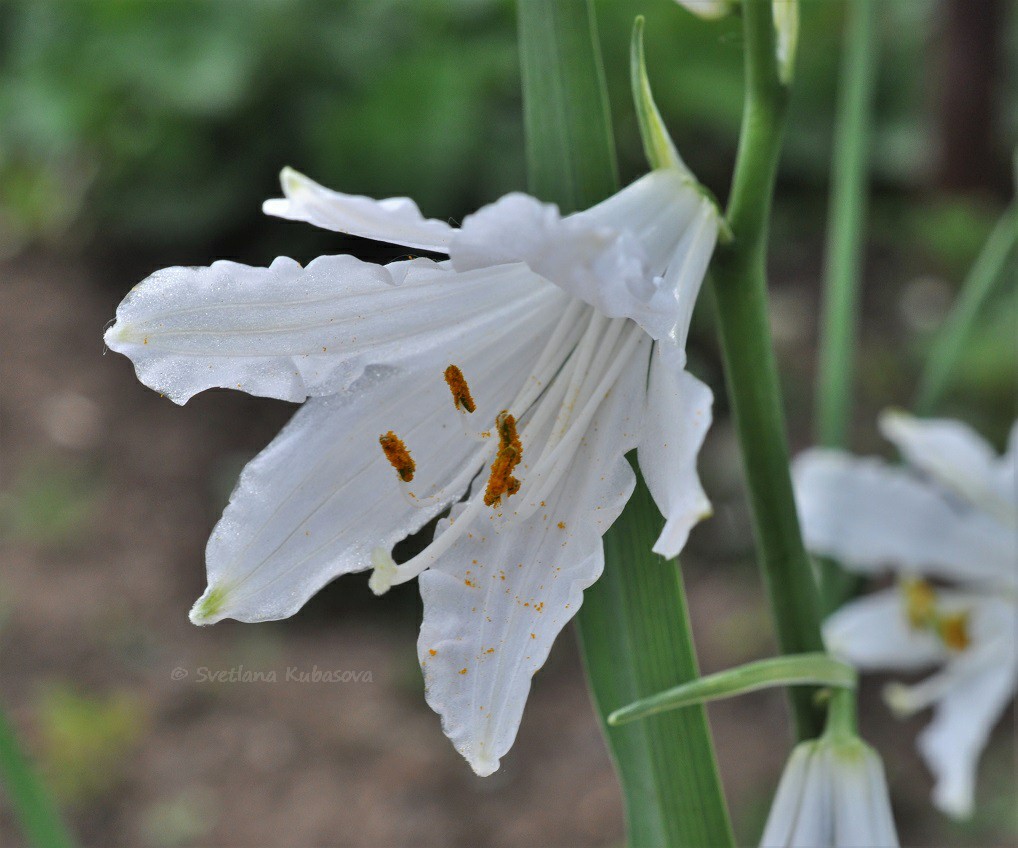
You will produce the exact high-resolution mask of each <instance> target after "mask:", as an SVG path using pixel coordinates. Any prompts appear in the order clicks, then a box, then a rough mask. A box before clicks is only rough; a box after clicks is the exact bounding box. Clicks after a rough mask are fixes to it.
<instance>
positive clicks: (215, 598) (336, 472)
mask: <svg viewBox="0 0 1018 848" xmlns="http://www.w3.org/2000/svg"><path fill="white" fill-rule="evenodd" d="M557 317H558V312H557V311H556V310H554V309H551V310H547V311H546V312H545V311H539V312H538V313H536V314H534V315H532V316H530V319H529V320H517V321H512V322H509V323H508V324H506V325H504V326H502V327H501V328H499V329H498V330H497V331H492V332H491V333H490V334H488V335H486V336H478V335H477V334H471V335H467V336H464V337H461V338H460V339H459V340H451V341H450V342H449V345H448V347H447V348H446V349H445V350H443V351H442V354H444V355H442V356H441V358H437V357H436V361H438V362H444V363H446V364H447V363H448V362H453V363H455V364H458V365H459V366H461V368H462V370H463V373H464V375H465V376H466V377H467V380H468V382H469V383H470V387H471V389H472V392H473V395H474V399H475V400H476V402H477V405H478V410H477V412H476V413H475V415H478V416H481V417H482V418H483V419H484V420H485V421H491V420H493V419H494V415H495V414H496V413H497V411H498V409H500V408H501V406H502V405H504V404H505V403H506V399H507V398H509V399H511V398H512V396H513V395H515V393H516V392H517V391H518V390H519V388H520V386H522V385H523V382H524V380H525V379H526V376H527V374H528V373H529V368H530V367H531V365H532V364H533V361H534V359H535V357H536V356H537V353H538V352H539V350H540V347H541V343H542V342H543V340H544V338H545V337H546V336H547V334H548V333H549V332H550V329H551V327H552V326H553V324H554V322H555V321H556V320H557ZM422 368H423V364H422ZM443 369H444V365H442V366H437V367H435V368H434V370H421V371H414V372H398V371H395V372H394V371H393V370H392V369H386V368H377V367H374V366H372V367H371V368H369V369H368V370H367V372H366V373H365V374H364V376H362V377H361V378H360V380H358V382H357V383H356V384H355V385H354V386H353V387H352V388H351V389H350V390H349V391H348V392H345V393H343V394H341V395H331V396H328V397H323V398H312V399H311V400H309V401H308V402H307V403H306V404H305V405H304V407H303V408H302V409H301V410H300V411H299V412H298V413H297V414H296V415H295V416H294V419H293V420H292V421H291V422H290V424H289V425H288V426H287V427H286V428H285V429H284V430H283V431H282V433H280V435H279V436H278V437H277V438H276V439H275V440H274V441H273V442H272V444H271V445H269V447H268V448H266V449H265V450H264V451H263V452H262V453H261V454H259V455H258V456H257V457H256V458H255V459H254V460H252V462H251V463H250V464H249V465H248V466H247V468H246V469H245V470H244V473H243V474H242V475H241V479H240V482H239V484H238V486H237V489H236V490H235V491H234V493H233V495H232V497H231V499H230V504H229V506H227V508H226V511H225V512H224V514H223V518H222V519H221V521H220V522H219V524H218V525H217V526H216V528H215V530H214V531H213V533H212V537H211V538H210V540H209V544H208V548H207V551H206V559H207V564H208V579H209V588H208V589H207V590H206V593H205V595H204V596H203V597H202V599H201V600H199V602H198V603H197V604H196V605H195V609H194V611H192V620H194V621H196V623H213V622H215V621H218V620H220V619H222V618H226V617H231V618H237V619H240V620H242V621H264V620H270V619H277V618H284V617H286V616H289V615H292V614H293V613H294V612H296V611H297V610H298V609H299V608H300V607H301V605H303V604H304V602H305V601H307V599H308V598H309V597H311V595H313V594H314V593H315V592H316V591H318V589H320V588H321V587H322V586H323V585H325V584H326V583H328V582H329V581H330V580H332V579H333V578H334V577H336V576H338V575H340V574H344V573H347V572H351V571H358V570H362V569H366V568H369V567H371V565H372V552H373V551H374V550H375V549H376V548H383V549H385V550H391V548H392V546H393V545H394V544H395V543H396V542H398V541H399V540H400V539H402V538H404V537H405V536H406V535H408V534H409V533H412V532H414V531H415V530H417V529H419V528H420V527H422V526H423V525H424V524H425V523H426V522H427V521H428V520H429V519H430V518H432V517H433V516H434V515H436V514H437V513H439V512H441V510H442V509H443V508H444V506H447V505H448V503H449V502H450V501H452V500H455V499H456V498H458V497H459V496H460V495H462V492H463V490H464V489H465V487H466V485H467V484H468V483H469V480H470V477H471V476H472V473H474V472H475V471H477V470H479V469H480V465H481V462H482V461H483V457H482V456H479V455H478V450H483V449H484V448H485V445H480V446H479V445H478V444H477V443H476V442H473V441H471V440H469V439H468V438H467V437H466V436H465V434H464V433H463V430H462V425H461V422H460V420H459V416H460V415H461V413H460V412H458V411H457V410H456V409H455V407H454V405H453V401H452V397H451V396H450V394H449V389H448V387H447V386H446V384H445V382H444V379H443ZM390 429H391V430H394V431H395V432H396V434H397V435H398V436H400V437H401V438H402V439H403V440H404V442H405V444H406V445H407V447H408V449H409V450H410V453H411V455H412V456H413V458H414V460H415V461H416V464H417V474H416V476H415V477H414V479H413V482H412V483H411V484H409V485H408V486H407V488H408V489H409V490H410V491H411V492H413V494H414V495H415V496H416V497H417V498H418V499H420V498H423V497H427V496H430V495H431V494H432V493H433V492H434V490H436V489H437V488H440V487H443V488H446V489H447V491H446V492H445V496H444V497H442V498H440V499H439V502H437V503H435V504H433V505H431V506H428V507H426V508H424V507H421V506H420V505H414V504H413V503H412V502H411V501H410V500H409V499H408V498H407V497H405V496H404V493H403V492H402V491H401V489H400V484H399V482H398V480H397V475H396V472H395V471H394V470H393V469H392V468H391V467H390V466H389V464H388V463H387V461H386V460H385V458H384V455H383V453H382V451H381V448H380V447H379V444H378V437H379V436H380V435H381V434H383V433H386V432H387V431H389V430H390ZM464 473H465V474H466V476H465V477H463V474H464ZM457 477H461V478H462V479H461V481H460V482H459V484H458V486H452V485H450V484H451V481H453V480H454V479H455V478H457Z"/></svg>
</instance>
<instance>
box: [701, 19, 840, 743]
mask: <svg viewBox="0 0 1018 848" xmlns="http://www.w3.org/2000/svg"><path fill="white" fill-rule="evenodd" d="M743 29H744V33H745V52H746V99H745V105H744V110H743V121H742V133H741V137H740V140H739V153H738V158H737V160H736V167H735V175H734V177H733V183H732V191H731V195H730V198H729V203H728V210H727V216H728V222H729V224H730V226H731V228H732V232H733V233H734V236H735V237H734V239H733V240H732V241H731V243H729V244H726V245H720V246H719V247H718V250H717V253H716V254H715V261H714V275H713V283H714V284H713V290H714V295H715V299H716V301H717V313H718V324H719V329H720V335H721V346H722V355H723V358H724V362H725V373H726V376H727V385H728V396H729V400H730V402H731V406H732V412H733V416H734V419H735V425H736V429H737V431H738V434H739V442H740V444H741V446H742V457H743V465H744V468H745V472H746V482H747V486H748V489H749V498H750V508H751V511H752V515H753V526H754V530H755V537H756V544H757V552H758V556H759V559H760V564H761V568H762V570H763V576H764V583H765V585H766V587H767V592H768V597H769V600H770V604H771V610H772V613H773V617H774V622H775V626H776V629H777V635H778V644H779V646H780V648H781V651H782V653H786V654H804V653H812V652H815V651H821V650H823V641H822V639H821V636H820V612H819V599H818V595H817V587H816V582H815V579H814V576H813V568H812V564H811V563H810V559H809V555H808V554H807V553H806V549H805V547H804V545H803V542H802V534H801V533H800V531H799V519H798V515H797V514H796V510H795V499H794V497H793V495H792V481H791V477H790V474H789V457H788V446H787V437H786V433H785V418H784V411H783V409H782V406H781V387H780V384H779V382H778V372H777V365H776V363H775V359H774V350H773V346H772V343H771V331H770V324H769V321H768V310H767V277H766V270H765V262H766V257H767V235H768V224H769V220H770V210H771V198H772V195H773V191H774V180H775V175H776V171H777V165H778V157H779V153H780V149H781V134H782V128H783V124H784V114H785V106H786V101H787V91H786V90H785V88H784V87H783V86H782V85H781V83H780V82H779V80H778V76H777V68H776V62H775V56H774V25H773V23H772V18H771V4H770V2H769V0H743ZM812 694H813V693H812V691H810V690H807V689H794V690H791V691H790V692H789V697H790V698H791V701H792V706H793V713H794V718H795V727H796V732H797V734H798V737H799V738H800V739H807V738H813V737H815V736H817V735H818V733H819V731H820V720H819V718H820V717H819V715H818V713H817V710H816V708H815V707H814V705H813V702H812Z"/></svg>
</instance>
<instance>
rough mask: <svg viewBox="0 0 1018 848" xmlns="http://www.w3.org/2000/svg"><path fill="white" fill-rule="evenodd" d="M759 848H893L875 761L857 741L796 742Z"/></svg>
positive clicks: (881, 775)
mask: <svg viewBox="0 0 1018 848" xmlns="http://www.w3.org/2000/svg"><path fill="white" fill-rule="evenodd" d="M760 845H761V848H897V845H898V835H897V832H896V831H895V827H894V818H893V816H892V815H891V803H890V799H889V797H888V793H887V779H886V778H885V777H884V767H883V765H882V763H881V762H880V756H879V755H878V754H877V752H876V751H874V750H873V749H872V748H871V747H870V746H869V745H867V744H866V743H865V742H863V741H862V740H861V739H859V738H858V737H857V736H850V737H847V738H837V737H835V738H831V737H828V736H827V735H825V736H822V737H821V738H820V739H814V740H810V741H808V742H801V743H799V744H798V745H797V746H796V747H795V749H794V750H793V751H792V755H791V756H790V757H789V759H788V764H787V765H786V766H785V771H784V774H782V776H781V782H780V783H779V784H778V791H777V794H776V795H775V796H774V802H773V804H772V805H771V811H770V815H769V816H768V817H767V824H766V826H765V827H764V833H763V836H762V837H761V839H760Z"/></svg>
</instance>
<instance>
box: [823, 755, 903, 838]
mask: <svg viewBox="0 0 1018 848" xmlns="http://www.w3.org/2000/svg"><path fill="white" fill-rule="evenodd" d="M830 753H831V756H832V757H833V758H834V763H835V765H834V767H835V769H836V771H835V773H834V843H833V844H834V846H836V848H897V846H898V836H897V833H896V831H895V828H894V819H893V817H892V815H891V803H890V798H889V797H888V792H887V780H886V778H885V777H884V769H883V766H882V765H881V763H880V758H879V757H878V756H877V753H876V751H874V750H873V749H872V748H870V747H869V746H868V745H866V744H865V743H864V742H862V740H860V739H855V740H853V741H852V742H850V743H847V744H838V743H835V744H834V745H832V746H831V750H830Z"/></svg>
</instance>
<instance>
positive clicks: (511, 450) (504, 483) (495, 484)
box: [484, 409, 523, 506]
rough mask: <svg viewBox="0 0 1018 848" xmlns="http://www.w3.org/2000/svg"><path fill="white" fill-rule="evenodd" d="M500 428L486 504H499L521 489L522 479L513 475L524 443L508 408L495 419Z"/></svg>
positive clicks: (520, 457)
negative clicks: (504, 498)
mask: <svg viewBox="0 0 1018 848" xmlns="http://www.w3.org/2000/svg"><path fill="white" fill-rule="evenodd" d="M495 428H496V429H497V430H498V453H497V454H496V455H495V461H494V462H493V463H492V464H491V474H490V475H489V477H488V487H487V489H486V490H485V492H484V503H485V505H486V506H498V505H499V504H500V503H501V502H502V498H503V497H506V498H508V497H510V496H512V495H515V494H516V493H517V492H518V491H519V490H520V481H519V480H517V479H516V478H515V477H513V470H514V469H515V468H516V466H517V465H519V463H520V460H521V459H522V458H523V443H522V442H521V441H520V437H519V435H518V434H517V432H516V419H515V418H514V417H513V416H512V415H510V414H509V411H508V410H505V409H504V410H502V411H501V412H500V413H499V414H498V417H497V418H496V419H495Z"/></svg>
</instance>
